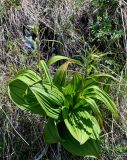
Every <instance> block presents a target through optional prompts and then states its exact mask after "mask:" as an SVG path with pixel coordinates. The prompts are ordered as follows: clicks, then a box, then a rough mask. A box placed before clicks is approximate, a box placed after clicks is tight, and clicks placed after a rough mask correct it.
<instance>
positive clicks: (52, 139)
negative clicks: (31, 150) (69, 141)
mask: <svg viewBox="0 0 127 160" xmlns="http://www.w3.org/2000/svg"><path fill="white" fill-rule="evenodd" d="M43 134H44V139H45V141H46V143H57V142H59V141H62V139H61V138H60V136H59V132H58V129H57V124H56V122H55V121H54V120H53V119H51V118H50V119H49V120H48V123H47V124H46V126H45V128H44V133H43Z"/></svg>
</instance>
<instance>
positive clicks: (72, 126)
mask: <svg viewBox="0 0 127 160" xmlns="http://www.w3.org/2000/svg"><path fill="white" fill-rule="evenodd" d="M62 113H63V118H64V122H65V125H66V127H67V129H68V130H69V132H70V133H71V135H72V136H73V137H74V138H75V139H76V140H77V141H78V142H79V143H80V144H81V145H82V144H84V143H85V142H86V141H87V140H88V139H89V138H90V137H91V138H93V139H95V140H96V139H99V134H100V127H99V125H98V122H97V121H96V119H95V118H94V117H93V116H92V115H90V114H89V113H88V112H87V111H85V110H84V109H82V108H81V109H78V110H73V112H70V113H69V111H68V109H67V108H66V107H63V109H62Z"/></svg>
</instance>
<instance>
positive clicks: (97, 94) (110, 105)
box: [83, 85, 119, 120]
mask: <svg viewBox="0 0 127 160" xmlns="http://www.w3.org/2000/svg"><path fill="white" fill-rule="evenodd" d="M83 94H84V96H85V95H87V96H89V97H91V98H95V99H98V100H100V101H101V102H102V103H104V104H105V106H106V107H107V109H108V110H109V111H110V112H111V113H112V114H113V117H114V118H115V119H116V120H118V118H119V115H118V110H117V107H116V105H115V103H114V102H113V100H111V98H110V97H109V95H108V94H107V93H106V92H105V91H103V90H101V89H100V88H99V87H97V86H95V85H93V86H90V87H87V88H86V89H84V93H83Z"/></svg>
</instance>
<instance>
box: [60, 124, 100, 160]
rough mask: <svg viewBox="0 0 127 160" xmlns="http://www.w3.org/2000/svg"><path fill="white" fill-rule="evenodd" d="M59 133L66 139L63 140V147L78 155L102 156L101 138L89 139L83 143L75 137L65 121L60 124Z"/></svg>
mask: <svg viewBox="0 0 127 160" xmlns="http://www.w3.org/2000/svg"><path fill="white" fill-rule="evenodd" d="M58 130H59V135H60V137H61V138H62V139H64V141H61V144H62V145H63V147H64V148H65V149H66V150H68V151H69V152H71V153H72V154H74V155H77V156H87V157H94V158H97V157H99V156H100V142H99V140H93V139H89V140H88V141H86V143H84V144H83V145H80V143H79V142H78V141H77V140H76V139H74V138H73V136H72V135H71V134H70V132H69V131H68V129H67V128H66V127H65V125H64V124H63V123H59V124H58Z"/></svg>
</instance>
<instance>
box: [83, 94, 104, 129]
mask: <svg viewBox="0 0 127 160" xmlns="http://www.w3.org/2000/svg"><path fill="white" fill-rule="evenodd" d="M84 99H85V101H86V102H87V103H88V104H89V106H90V107H91V109H92V110H93V112H94V114H95V117H96V119H97V120H98V122H99V124H100V126H101V128H103V120H102V115H101V112H100V110H99V108H98V106H97V104H96V102H95V100H94V99H92V98H90V97H84Z"/></svg>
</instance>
